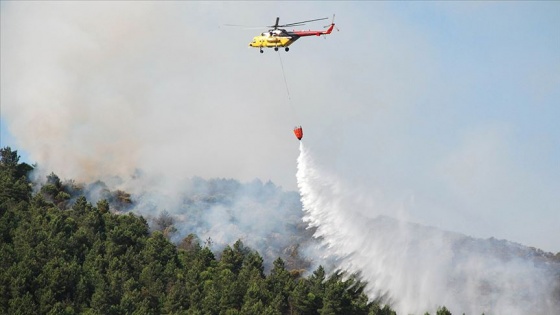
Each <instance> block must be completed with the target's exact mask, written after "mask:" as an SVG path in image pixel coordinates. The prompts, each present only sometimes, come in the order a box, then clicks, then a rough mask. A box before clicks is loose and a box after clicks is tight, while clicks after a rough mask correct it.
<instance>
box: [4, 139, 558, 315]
mask: <svg viewBox="0 0 560 315" xmlns="http://www.w3.org/2000/svg"><path fill="white" fill-rule="evenodd" d="M0 158H1V159H0V314H104V315H105V314H142V315H144V314H219V315H235V314H255V315H262V314H270V315H276V314H277V315H283V314H290V315H307V314H318V315H335V314H367V315H396V313H395V312H394V311H393V310H391V309H390V308H389V307H388V306H381V305H380V304H379V303H377V301H370V300H368V297H367V296H366V295H365V293H364V288H365V284H364V283H362V282H360V281H359V280H357V279H356V277H354V276H349V277H348V276H344V275H342V274H337V273H335V274H333V275H331V276H329V275H327V273H326V271H325V269H324V268H323V267H321V266H320V267H318V268H317V269H316V270H315V271H313V272H312V273H311V274H310V275H309V276H307V277H304V276H302V273H303V272H302V270H300V269H293V270H289V268H287V267H286V266H287V265H288V263H286V262H285V261H284V260H282V259H281V258H277V259H276V260H275V261H274V262H273V263H272V268H271V270H270V272H268V274H265V272H264V269H265V268H264V263H265V262H264V261H263V258H262V257H261V255H260V254H259V253H258V252H256V251H254V250H252V249H251V248H249V247H246V246H245V245H244V244H243V243H242V242H241V241H237V242H235V244H233V245H231V246H226V247H225V248H224V249H223V250H222V251H221V253H214V252H212V251H211V249H210V248H209V244H210V243H211V241H207V242H206V245H201V242H200V240H199V239H198V237H197V236H196V235H194V234H190V235H188V236H187V237H185V238H184V239H183V240H182V241H181V242H179V244H177V245H175V244H173V243H171V242H170V241H169V239H168V234H169V233H172V231H171V230H172V228H173V225H172V224H173V220H172V218H171V217H170V216H169V215H168V213H166V212H163V213H162V215H161V216H160V217H159V218H156V219H155V221H154V224H155V225H156V226H157V230H156V231H153V232H150V229H149V226H148V223H147V221H146V220H145V219H144V218H143V217H141V216H137V215H134V214H132V213H128V214H115V213H112V212H111V211H110V209H114V210H123V209H125V210H126V209H129V208H130V206H131V202H132V201H131V196H130V195H129V194H127V193H126V192H123V191H116V192H111V191H109V190H108V189H107V188H106V187H105V186H104V184H103V183H100V182H97V183H94V184H93V185H95V187H96V188H100V189H98V190H99V191H100V192H101V195H102V196H103V198H104V199H102V200H101V201H99V202H97V204H96V205H95V206H94V205H92V204H91V203H89V202H88V200H87V199H86V197H85V196H84V194H83V191H84V188H83V187H82V186H81V185H78V184H76V183H74V182H73V181H69V182H65V183H62V182H61V181H60V179H59V177H58V176H56V175H55V174H54V173H51V174H50V175H48V176H47V178H46V182H45V183H44V184H43V185H42V186H41V187H40V189H38V191H37V192H35V193H34V192H33V189H32V188H33V186H32V183H31V182H30V181H29V179H28V177H27V174H28V173H29V172H30V171H31V170H33V167H32V166H30V165H28V164H25V163H19V156H18V155H17V151H12V150H11V149H10V148H9V147H7V148H3V149H0ZM558 256H560V253H559V254H557V255H556V257H558ZM436 314H437V315H450V314H451V312H450V311H449V310H448V309H447V308H446V307H444V306H442V307H440V308H438V310H437V313H436ZM425 315H429V313H426V314H425Z"/></svg>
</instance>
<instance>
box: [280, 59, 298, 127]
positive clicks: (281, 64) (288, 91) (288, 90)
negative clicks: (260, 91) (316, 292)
mask: <svg viewBox="0 0 560 315" xmlns="http://www.w3.org/2000/svg"><path fill="white" fill-rule="evenodd" d="M277 52H278V59H279V60H280V67H281V68H282V76H283V77H284V85H286V94H287V95H288V104H289V105H290V108H291V109H292V114H293V116H294V117H295V118H296V119H297V113H296V110H295V108H294V106H293V104H292V97H291V96H290V89H289V88H288V81H287V80H286V72H285V71H284V63H283V62H282V56H281V55H280V52H279V51H277ZM297 120H299V119H297Z"/></svg>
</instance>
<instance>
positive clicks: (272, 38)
mask: <svg viewBox="0 0 560 315" xmlns="http://www.w3.org/2000/svg"><path fill="white" fill-rule="evenodd" d="M296 40H297V38H296V39H294V38H293V37H291V36H276V35H259V36H255V37H253V41H252V42H250V43H249V46H251V47H257V48H274V47H288V46H290V45H291V44H292V43H293V42H295V41H296Z"/></svg>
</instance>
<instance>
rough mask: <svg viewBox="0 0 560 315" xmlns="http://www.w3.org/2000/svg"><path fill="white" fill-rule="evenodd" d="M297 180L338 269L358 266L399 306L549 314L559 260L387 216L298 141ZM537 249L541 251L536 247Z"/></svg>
mask: <svg viewBox="0 0 560 315" xmlns="http://www.w3.org/2000/svg"><path fill="white" fill-rule="evenodd" d="M297 179H298V186H299V190H300V193H301V200H302V203H303V207H304V211H305V213H306V216H305V217H304V220H305V221H306V222H307V223H308V225H309V227H313V228H316V229H317V230H316V233H315V235H314V236H315V237H316V238H318V239H320V240H321V242H322V244H323V245H324V247H325V249H326V250H325V253H327V254H328V255H329V256H332V257H333V258H335V259H337V261H338V264H339V265H338V267H339V268H340V269H342V270H345V271H348V272H351V273H359V274H361V276H362V277H363V279H364V280H365V281H367V282H368V292H369V295H370V297H371V298H374V299H381V300H382V301H384V302H385V303H388V304H391V305H392V307H393V308H394V309H395V310H396V311H397V312H398V313H399V314H422V313H424V312H426V311H430V312H433V311H435V309H436V308H437V307H438V306H442V305H445V306H446V307H447V308H448V309H449V310H450V311H451V312H453V313H455V312H457V313H462V312H465V313H467V314H481V313H483V312H485V313H487V314H488V313H490V314H528V313H530V314H543V315H544V314H554V313H557V312H558V310H560V308H559V305H558V304H557V303H558V301H557V300H554V298H553V292H554V290H555V287H554V286H555V284H556V283H557V282H558V278H559V274H560V266H559V265H558V264H550V263H547V262H545V261H544V260H542V259H541V258H542V257H540V255H539V253H537V254H535V252H534V251H531V250H529V249H528V248H526V247H523V246H521V245H518V244H514V243H511V242H507V241H497V240H495V239H488V240H482V239H474V238H470V237H467V236H465V235H461V234H458V233H451V232H445V231H442V230H439V229H435V228H430V227H426V226H421V225H417V224H412V223H407V222H406V221H405V220H404V219H403V217H405V216H404V215H398V214H397V213H393V214H392V216H395V215H397V216H398V217H399V218H398V219H396V218H392V217H391V216H387V215H386V214H387V209H383V206H382V205H380V204H376V203H375V201H373V202H372V201H371V200H369V201H368V198H367V197H364V194H362V193H360V192H359V189H358V188H355V187H352V186H350V185H347V184H345V183H343V182H342V181H341V180H339V179H338V178H337V177H336V176H335V175H333V174H330V173H329V172H327V171H325V170H324V169H322V168H320V167H319V166H318V165H316V164H315V163H314V161H313V158H312V155H311V153H310V151H309V150H308V149H307V148H305V147H304V145H303V143H301V144H300V156H299V158H298V172H297ZM540 254H543V253H540Z"/></svg>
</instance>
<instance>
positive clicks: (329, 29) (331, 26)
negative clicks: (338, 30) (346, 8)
mask: <svg viewBox="0 0 560 315" xmlns="http://www.w3.org/2000/svg"><path fill="white" fill-rule="evenodd" d="M327 26H328V27H329V28H328V29H327V31H326V32H325V34H330V33H332V31H333V29H334V14H333V15H332V20H331V25H327ZM327 26H325V27H327Z"/></svg>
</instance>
